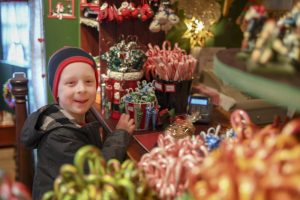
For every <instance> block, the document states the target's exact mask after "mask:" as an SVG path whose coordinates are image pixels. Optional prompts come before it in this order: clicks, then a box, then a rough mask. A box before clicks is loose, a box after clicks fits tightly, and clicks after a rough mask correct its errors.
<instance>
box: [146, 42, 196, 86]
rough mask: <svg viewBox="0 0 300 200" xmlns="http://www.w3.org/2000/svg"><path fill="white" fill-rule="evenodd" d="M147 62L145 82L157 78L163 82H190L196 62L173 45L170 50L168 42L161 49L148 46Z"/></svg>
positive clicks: (176, 45) (155, 46) (176, 44)
mask: <svg viewBox="0 0 300 200" xmlns="http://www.w3.org/2000/svg"><path fill="white" fill-rule="evenodd" d="M148 48H149V49H148V51H147V52H146V56H147V60H146V62H145V64H144V72H145V75H146V78H147V80H150V79H151V76H152V78H158V79H161V80H165V81H182V80H191V79H192V76H193V72H194V70H195V68H196V64H197V60H196V59H195V58H194V57H193V56H191V55H187V54H186V52H185V50H183V49H181V48H180V47H179V46H178V43H175V44H174V48H173V49H172V47H171V43H170V41H164V42H163V45H162V48H160V47H159V46H157V45H154V46H152V44H150V43H149V44H148Z"/></svg>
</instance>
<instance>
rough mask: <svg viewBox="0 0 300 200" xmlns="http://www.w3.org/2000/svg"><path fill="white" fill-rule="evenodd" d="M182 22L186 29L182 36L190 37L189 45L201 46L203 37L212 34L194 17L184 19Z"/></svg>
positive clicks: (203, 41) (203, 40)
mask: <svg viewBox="0 0 300 200" xmlns="http://www.w3.org/2000/svg"><path fill="white" fill-rule="evenodd" d="M184 23H185V24H186V26H187V30H186V31H185V33H184V34H183V36H182V37H183V38H188V39H190V44H191V47H195V46H197V45H199V46H201V47H202V46H204V43H205V39H206V38H208V37H212V36H213V34H212V33H211V32H209V31H208V30H206V29H205V26H204V23H203V22H202V21H201V20H198V19H196V18H195V17H193V18H192V19H185V20H184Z"/></svg>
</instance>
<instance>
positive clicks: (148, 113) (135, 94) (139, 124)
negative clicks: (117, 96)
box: [121, 80, 159, 130]
mask: <svg viewBox="0 0 300 200" xmlns="http://www.w3.org/2000/svg"><path fill="white" fill-rule="evenodd" d="M121 107H124V108H125V110H126V113H129V114H130V117H132V118H134V121H135V128H136V130H148V129H149V127H150V124H152V128H153V129H155V128H156V126H157V118H158V111H159V105H158V104H157V99H156V96H155V92H154V86H153V83H152V82H149V83H148V82H147V81H145V80H143V81H141V82H140V81H138V83H137V87H136V88H135V89H134V90H133V89H132V88H130V89H126V94H125V95H124V96H123V97H122V101H121Z"/></svg>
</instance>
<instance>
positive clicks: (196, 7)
mask: <svg viewBox="0 0 300 200" xmlns="http://www.w3.org/2000/svg"><path fill="white" fill-rule="evenodd" d="M173 1H174V0H173ZM178 8H179V9H183V11H184V14H185V16H186V17H187V18H192V17H194V18H196V19H199V20H201V21H202V22H203V24H204V25H205V26H210V25H212V24H214V23H215V22H217V21H218V20H219V19H220V17H221V14H222V13H221V5H220V4H219V3H218V2H217V0H188V1H187V0H185V1H178Z"/></svg>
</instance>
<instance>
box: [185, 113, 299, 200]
mask: <svg viewBox="0 0 300 200" xmlns="http://www.w3.org/2000/svg"><path fill="white" fill-rule="evenodd" d="M231 124H232V127H233V129H234V131H235V133H236V134H237V138H236V139H235V140H225V141H223V142H222V144H221V145H220V147H219V149H218V150H216V151H213V152H212V153H211V154H210V156H208V157H206V159H205V160H204V162H202V164H201V165H200V166H198V168H197V169H196V170H195V171H193V175H191V184H190V188H189V191H190V193H191V194H192V196H193V198H194V199H220V200H222V199H232V200H239V199H253V200H258V199H287V200H292V199H299V196H300V187H299V183H298V180H299V178H300V157H299V155H300V145H299V133H300V119H294V120H292V121H290V122H288V123H287V124H286V125H284V126H282V125H281V124H280V123H278V120H276V121H274V123H273V124H270V125H267V126H265V127H263V128H260V127H257V126H256V125H255V124H253V123H252V122H251V120H250V118H249V116H248V115H247V113H246V112H245V111H242V110H237V111H235V112H233V113H232V115H231Z"/></svg>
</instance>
